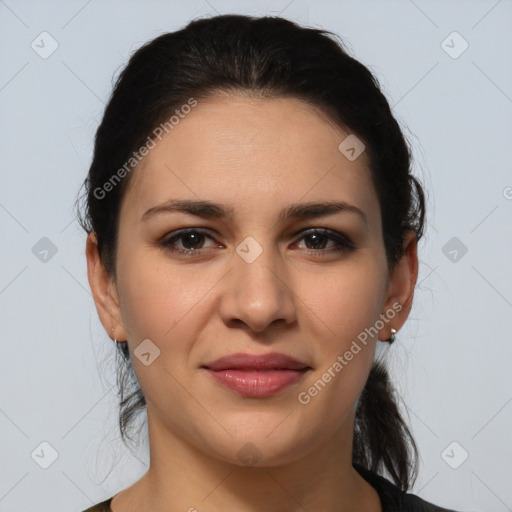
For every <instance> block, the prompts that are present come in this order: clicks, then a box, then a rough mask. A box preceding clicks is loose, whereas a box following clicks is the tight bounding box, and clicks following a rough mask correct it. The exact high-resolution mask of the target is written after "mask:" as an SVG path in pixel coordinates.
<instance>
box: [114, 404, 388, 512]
mask: <svg viewBox="0 0 512 512" xmlns="http://www.w3.org/2000/svg"><path fill="white" fill-rule="evenodd" d="M352 425H353V423H352ZM148 433H149V439H150V447H151V448H150V461H151V462H150V469H149V470H148V471H147V473H146V474H145V475H144V476H143V477H142V478H141V479H140V480H139V481H138V482H137V483H136V484H135V485H134V486H133V489H132V491H131V494H130V490H127V491H123V492H122V493H120V494H119V495H118V496H116V498H115V499H114V500H113V501H112V510H113V512H125V511H126V512H130V511H131V510H152V511H154V512H160V511H161V512H163V511H168V510H182V511H187V512H203V511H208V512H220V511H223V512H224V511H225V510H236V511H237V512H261V510H265V511H266V512H267V511H268V512H283V511H286V512H304V511H305V510H311V511H312V510H326V511H327V510H328V511H332V512H349V511H350V512H381V510H382V509H381V503H380V499H379V497H378V494H377V492H376V491H375V489H373V487H371V486H370V485H369V484H368V483H367V482H366V481H365V480H364V479H363V478H362V477H361V476H360V475H359V473H357V471H356V470H355V469H354V468H353V467H352V463H351V460H352V436H353V429H352V430H351V431H349V432H346V431H343V430H340V431H339V432H338V433H337V435H336V436H335V437H333V439H332V440H330V441H327V442H325V443H324V444H322V445H320V446H319V447H318V449H316V450H313V452H314V453H308V454H307V455H306V456H304V457H302V458H299V459H298V460H295V459H294V460H292V461H290V462H288V463H286V464H282V465H279V466H269V467H259V466H258V464H256V465H254V466H243V465H236V464H232V463H230V462H224V461H222V460H219V459H218V458H217V457H213V456H208V455H205V453H204V451H202V450H198V449H197V448H196V447H194V446H191V445H190V444H189V443H186V442H184V441H183V439H180V438H179V437H178V436H170V435H169V432H168V431H167V430H165V427H164V426H163V425H162V424H160V423H159V422H158V421H150V416H149V414H148ZM164 440H165V442H164ZM334 447H335V449H334ZM129 494H130V495H129Z"/></svg>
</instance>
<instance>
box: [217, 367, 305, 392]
mask: <svg viewBox="0 0 512 512" xmlns="http://www.w3.org/2000/svg"><path fill="white" fill-rule="evenodd" d="M208 373H209V374H210V375H211V376H212V377H213V378H214V379H215V380H216V381H217V382H218V383H219V384H222V385H223V386H225V387H227V388H229V389H231V390H232V391H235V392H236V393H238V394H240V395H242V396H247V397H256V398H259V397H265V396H271V395H275V394H276V393H279V391H281V390H283V389H285V388H287V387H288V386H291V385H292V384H295V383H296V382H298V381H299V380H301V379H302V378H303V376H304V374H305V373H306V370H302V371H299V370H258V371H256V370H254V371H247V370H219V371H213V370H208Z"/></svg>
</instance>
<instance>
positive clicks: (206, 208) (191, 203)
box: [141, 199, 368, 228]
mask: <svg viewBox="0 0 512 512" xmlns="http://www.w3.org/2000/svg"><path fill="white" fill-rule="evenodd" d="M345 212H346V213H355V214H357V215H359V216H360V217H361V219H362V220H363V221H364V223H365V226H366V228H368V219H367V217H366V215H365V214H364V212H363V211H362V210H361V209H359V208H358V207H357V206H354V205H352V204H349V203H346V202H345V201H327V202H309V203H297V204H291V205H288V206H286V207H285V208H283V209H282V210H281V212H280V213H279V216H278V221H279V222H283V221H285V220H287V219H309V218H315V217H324V216H326V215H334V214H337V213H345ZM163 213H188V214H190V215H195V216H198V217H204V218H216V219H230V218H232V217H233V213H234V208H232V207H227V206H225V205H222V204H219V203H214V202H212V201H205V200H198V199H171V200H169V201H166V202H165V203H162V204H159V205H157V206H153V207H152V208H150V209H149V210H148V211H147V212H146V213H144V215H143V216H142V217H141V222H142V221H145V220H148V219H149V218H151V217H154V216H155V215H159V214H163Z"/></svg>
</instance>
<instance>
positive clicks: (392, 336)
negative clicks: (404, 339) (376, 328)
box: [384, 327, 396, 345]
mask: <svg viewBox="0 0 512 512" xmlns="http://www.w3.org/2000/svg"><path fill="white" fill-rule="evenodd" d="M395 339H396V329H394V328H393V327H391V336H390V337H389V339H387V340H384V341H387V342H388V343H389V344H390V345H391V344H392V343H393V342H394V341H395Z"/></svg>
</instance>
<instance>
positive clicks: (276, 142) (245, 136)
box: [123, 95, 379, 221]
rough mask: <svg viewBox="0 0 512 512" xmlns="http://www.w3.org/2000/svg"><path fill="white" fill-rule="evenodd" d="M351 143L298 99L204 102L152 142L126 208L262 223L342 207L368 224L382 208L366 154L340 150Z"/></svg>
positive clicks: (230, 98) (235, 98) (228, 98)
mask: <svg viewBox="0 0 512 512" xmlns="http://www.w3.org/2000/svg"><path fill="white" fill-rule="evenodd" d="M349 135H351V134H350V132H349V131H346V130H343V129H341V128H340V127H338V126H337V125H335V124H334V123H332V122H331V121H330V120H329V119H328V118H327V117H326V116H325V115H324V114H323V113H322V112H321V111H320V110H318V109H316V108H314V107H312V106H311V105H309V104H307V103H305V102H303V101H301V100H298V99H291V98H278V99H255V98H247V97H242V96H240V95H229V96H227V95H226V96H216V97H213V98H208V99H207V100H201V101H198V104H197V106H195V107H194V108H193V109H192V110H191V111H190V113H188V114H187V115H184V116H183V117H181V118H180V119H179V122H178V123H177V124H175V125H174V126H173V128H172V129H171V130H169V133H165V132H164V135H163V137H162V140H161V141H159V140H158V139H155V142H156V145H155V147H154V148H153V149H151V150H150V151H149V153H148V154H147V155H146V156H145V157H144V159H143V161H142V162H141V163H140V164H139V166H138V168H137V169H136V170H135V171H134V176H133V179H132V182H131V184H130V186H129V187H128V190H127V191H126V196H125V199H124V201H123V203H124V204H123V206H126V205H127V204H130V208H129V209H127V211H129V212H133V213H135V211H136V212H137V213H140V215H142V214H143V213H144V211H145V209H148V208H151V207H152V206H154V205H155V204H157V203H159V202H165V201H168V200H169V199H172V198H195V199H207V200H212V201H215V202H219V203H223V204H226V205H231V206H233V207H234V209H235V211H239V210H240V211H242V210H243V211H245V212H246V213H247V214H259V215H261V214H262V213H263V212H264V211H267V210H272V209H275V210H276V211H278V210H279V209H280V208H279V205H284V204H289V203H290V202H299V201H316V200H345V201H347V202H350V203H352V204H356V205H357V206H358V207H359V208H361V209H363V210H365V211H366V212H367V214H368V216H369V217H371V216H372V211H373V210H375V208H376V207H377V206H378V204H377V203H376V201H377V198H376V195H375V193H374V189H373V185H372V183H371V179H370V170H369V164H368V157H367V154H366V153H365V152H363V153H362V154H361V155H360V156H359V157H358V158H356V159H355V160H349V159H348V158H347V157H346V156H345V155H344V154H343V153H342V152H341V151H340V150H339V145H340V143H342V142H343V141H344V140H345V139H346V138H347V137H348V136H349ZM377 209H378V208H377ZM142 210H143V211H142ZM373 214H374V215H375V214H376V212H373ZM140 215H139V218H140ZM370 220H371V219H370ZM374 220H375V221H378V220H379V219H377V218H376V219H374Z"/></svg>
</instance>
